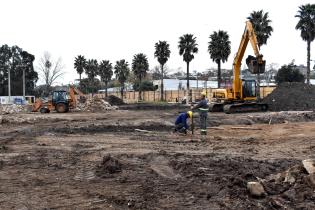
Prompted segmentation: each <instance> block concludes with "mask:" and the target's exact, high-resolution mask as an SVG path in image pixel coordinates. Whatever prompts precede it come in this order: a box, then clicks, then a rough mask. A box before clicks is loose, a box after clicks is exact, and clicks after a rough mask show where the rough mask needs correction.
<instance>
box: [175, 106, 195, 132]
mask: <svg viewBox="0 0 315 210" xmlns="http://www.w3.org/2000/svg"><path fill="white" fill-rule="evenodd" d="M192 114H193V113H192V111H188V112H184V113H181V114H180V115H178V117H177V118H176V121H175V132H179V133H184V134H187V129H188V124H187V118H192Z"/></svg>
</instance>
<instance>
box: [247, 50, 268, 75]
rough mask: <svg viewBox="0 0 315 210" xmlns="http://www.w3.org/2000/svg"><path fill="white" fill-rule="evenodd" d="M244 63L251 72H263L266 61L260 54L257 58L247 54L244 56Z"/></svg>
mask: <svg viewBox="0 0 315 210" xmlns="http://www.w3.org/2000/svg"><path fill="white" fill-rule="evenodd" d="M246 64H247V66H248V69H249V71H250V73H252V74H263V73H264V72H265V66H266V61H265V60H263V59H262V55H261V56H259V57H257V58H256V57H254V56H252V55H249V56H248V57H247V58H246Z"/></svg>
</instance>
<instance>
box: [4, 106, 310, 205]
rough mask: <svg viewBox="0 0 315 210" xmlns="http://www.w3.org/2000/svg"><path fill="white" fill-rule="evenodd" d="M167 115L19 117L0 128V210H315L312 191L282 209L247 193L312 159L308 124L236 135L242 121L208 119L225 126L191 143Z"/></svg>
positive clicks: (220, 117) (260, 127) (265, 126)
mask: <svg viewBox="0 0 315 210" xmlns="http://www.w3.org/2000/svg"><path fill="white" fill-rule="evenodd" d="M176 114H177V113H174V112H172V111H154V112H149V111H114V112H111V113H109V114H106V113H68V114H62V115H58V114H49V115H46V116H44V118H42V115H39V116H40V117H41V118H37V117H38V115H37V114H36V115H34V114H33V115H18V116H19V117H21V118H27V117H29V118H37V119H36V120H30V121H31V123H26V124H21V123H16V124H10V123H6V124H3V125H1V126H0V132H1V133H2V136H1V145H0V183H1V185H0V209H128V208H130V209H279V208H280V209H281V208H282V207H287V208H289V209H295V208H302V207H304V208H305V209H314V208H315V203H314V201H315V193H314V191H313V192H310V193H309V192H308V195H307V196H304V194H303V196H302V197H303V198H301V199H291V200H290V199H286V198H284V197H283V196H282V194H281V193H282V192H281V193H278V194H275V195H270V196H266V197H264V198H262V199H257V198H252V197H251V196H249V194H248V192H247V189H246V183H247V181H251V180H256V177H259V178H265V177H266V176H268V175H270V174H276V173H279V172H283V171H285V170H287V169H288V168H289V167H292V166H294V165H296V164H299V163H300V161H301V160H303V159H307V158H311V157H314V154H315V140H314V137H315V129H314V128H315V123H314V122H299V123H290V122H289V123H288V122H286V123H282V124H251V125H244V124H243V125H237V123H235V119H240V121H241V122H245V124H248V123H247V122H248V121H246V120H244V119H247V118H248V116H247V115H224V114H214V115H211V114H210V118H211V117H212V118H211V120H212V121H211V122H209V123H210V124H211V123H213V124H215V125H218V124H220V122H223V121H224V122H225V123H221V124H223V125H220V126H219V128H215V129H213V128H209V129H208V136H207V138H206V139H205V140H204V141H200V136H199V135H194V136H191V135H187V136H179V135H175V134H173V133H172V132H171V128H172V122H173V121H174V117H175V116H176ZM258 115H260V114H258ZM135 119H136V120H135ZM152 119H156V121H155V122H152ZM227 122H232V123H230V124H232V125H229V123H227ZM239 127H241V128H239ZM244 127H248V129H244ZM135 129H145V130H148V131H149V132H138V131H135ZM295 193H296V194H297V196H300V194H299V193H300V191H296V192H295ZM280 194H281V195H280ZM276 198H277V199H279V198H281V199H282V200H283V199H284V200H285V202H284V201H283V202H281V205H283V206H282V207H281V205H280V204H279V203H276V204H275V199H276ZM277 205H278V206H277ZM279 205H280V207H279Z"/></svg>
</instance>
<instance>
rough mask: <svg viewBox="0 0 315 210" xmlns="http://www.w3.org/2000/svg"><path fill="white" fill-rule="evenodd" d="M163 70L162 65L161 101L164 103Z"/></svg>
mask: <svg viewBox="0 0 315 210" xmlns="http://www.w3.org/2000/svg"><path fill="white" fill-rule="evenodd" d="M163 71H164V69H163V65H161V101H164V97H163V94H164V84H163V78H164V72H163Z"/></svg>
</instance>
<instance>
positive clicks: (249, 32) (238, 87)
mask: <svg viewBox="0 0 315 210" xmlns="http://www.w3.org/2000/svg"><path fill="white" fill-rule="evenodd" d="M248 42H250V43H251V46H252V48H253V50H254V53H255V56H256V59H257V60H258V62H262V57H263V56H262V55H261V54H260V53H259V47H258V42H257V38H256V34H255V31H254V28H253V25H252V23H251V22H250V21H246V26H245V30H244V33H243V35H242V39H241V42H240V46H239V48H238V51H237V54H236V56H235V58H234V62H233V67H234V80H233V95H234V97H233V98H234V99H242V98H243V94H242V81H241V79H240V73H241V64H242V60H243V57H244V53H245V51H246V47H247V45H248Z"/></svg>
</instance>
